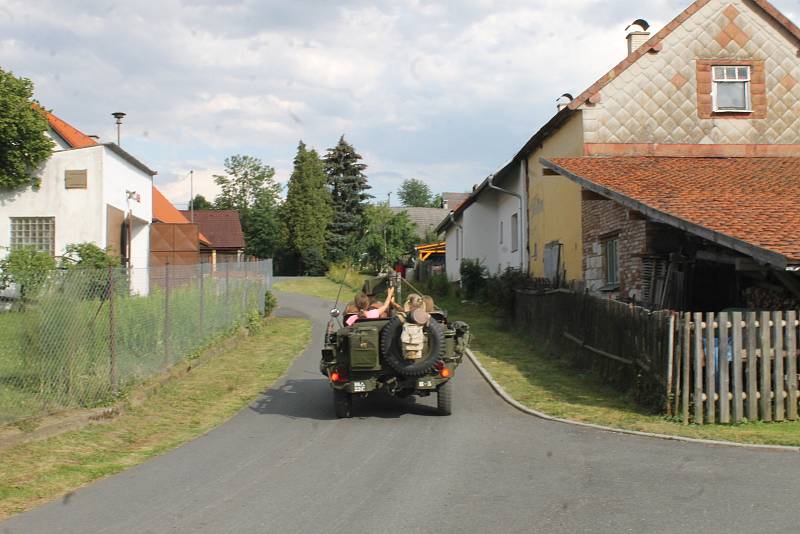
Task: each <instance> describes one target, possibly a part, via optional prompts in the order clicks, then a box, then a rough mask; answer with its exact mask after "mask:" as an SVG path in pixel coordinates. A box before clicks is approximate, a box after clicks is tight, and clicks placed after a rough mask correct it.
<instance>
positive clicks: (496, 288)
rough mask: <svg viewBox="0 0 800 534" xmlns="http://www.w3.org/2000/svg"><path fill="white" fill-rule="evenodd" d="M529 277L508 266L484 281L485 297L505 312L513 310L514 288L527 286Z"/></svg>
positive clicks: (508, 312) (509, 312)
mask: <svg viewBox="0 0 800 534" xmlns="http://www.w3.org/2000/svg"><path fill="white" fill-rule="evenodd" d="M530 281H531V279H530V277H529V276H528V275H527V274H525V273H523V272H522V271H520V270H519V269H514V268H511V267H509V268H508V269H506V270H505V271H503V272H502V273H501V274H499V275H497V276H492V277H490V278H489V279H488V280H487V281H486V289H487V291H486V299H487V301H488V302H489V304H492V305H493V306H495V307H496V308H498V309H500V310H503V311H504V312H505V313H507V314H512V313H513V312H514V302H515V299H516V295H517V293H516V290H517V289H522V288H525V287H528V286H529V285H530Z"/></svg>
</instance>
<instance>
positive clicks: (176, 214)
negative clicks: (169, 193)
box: [153, 186, 209, 245]
mask: <svg viewBox="0 0 800 534" xmlns="http://www.w3.org/2000/svg"><path fill="white" fill-rule="evenodd" d="M153 221H155V222H162V223H170V224H191V223H190V222H189V220H188V219H187V218H186V217H184V216H183V215H182V214H181V212H180V211H178V208H176V207H175V206H174V205H173V204H172V202H170V201H169V200H167V197H165V196H164V195H163V194H162V193H161V191H159V190H158V189H157V188H156V186H153ZM198 237H199V239H200V243H202V244H204V245H208V244H209V240H208V238H207V237H206V236H205V235H203V232H202V230H201V231H200V235H199V236H198Z"/></svg>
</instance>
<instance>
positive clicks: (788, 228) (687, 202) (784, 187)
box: [540, 157, 800, 267]
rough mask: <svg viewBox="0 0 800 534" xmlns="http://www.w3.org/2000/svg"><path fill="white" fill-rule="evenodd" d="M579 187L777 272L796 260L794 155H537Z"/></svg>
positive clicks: (797, 172)
mask: <svg viewBox="0 0 800 534" xmlns="http://www.w3.org/2000/svg"><path fill="white" fill-rule="evenodd" d="M540 161H541V163H542V165H544V166H545V167H547V168H550V169H552V170H554V171H556V172H558V173H559V174H562V175H564V176H566V177H568V178H570V179H571V180H573V181H575V182H577V183H579V184H580V185H582V186H583V187H584V188H586V189H589V190H591V191H594V192H595V193H599V194H600V195H602V196H605V197H607V198H611V199H612V200H615V201H617V202H620V203H621V204H623V205H625V206H626V207H628V208H630V209H634V210H637V211H640V212H642V213H644V214H645V215H646V216H648V217H650V218H654V219H656V220H660V221H661V222H665V223H667V224H672V225H673V226H677V227H678V228H681V229H683V230H686V231H688V232H691V233H695V234H697V235H700V236H701V237H704V238H707V239H711V240H713V241H716V242H718V243H720V244H723V245H725V246H728V247H730V248H733V249H734V250H738V251H740V252H743V253H746V254H750V255H753V254H754V253H755V254H756V256H757V259H761V260H762V261H766V262H768V263H770V264H772V265H775V266H778V267H785V266H786V265H787V264H797V263H800V202H799V201H798V199H800V158H667V157H609V158H591V157H583V158H553V159H551V160H550V161H548V160H546V159H544V158H541V160H540Z"/></svg>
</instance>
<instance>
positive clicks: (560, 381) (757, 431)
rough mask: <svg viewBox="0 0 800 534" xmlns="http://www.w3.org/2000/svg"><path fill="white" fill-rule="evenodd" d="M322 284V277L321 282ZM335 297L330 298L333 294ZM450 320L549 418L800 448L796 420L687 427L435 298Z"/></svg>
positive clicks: (492, 319)
mask: <svg viewBox="0 0 800 534" xmlns="http://www.w3.org/2000/svg"><path fill="white" fill-rule="evenodd" d="M323 280H324V279H323ZM320 287H328V288H330V287H336V285H335V284H334V283H333V282H331V281H330V280H328V281H327V285H326V284H325V283H324V282H323V281H318V282H315V284H313V285H312V284H307V283H305V282H303V281H302V280H298V281H297V283H296V284H295V285H294V286H293V290H294V292H298V293H305V294H312V293H311V291H312V288H313V291H319V290H320ZM334 296H335V295H334ZM437 301H438V304H439V305H440V306H441V307H443V308H445V309H447V310H448V311H449V314H450V318H451V319H458V320H462V321H466V322H467V323H469V324H470V326H471V327H472V333H473V339H472V349H473V352H474V353H475V355H476V356H477V357H478V359H479V360H480V362H481V363H482V364H483V365H484V367H486V369H487V370H488V371H489V372H490V373H492V376H493V377H494V379H495V380H496V381H497V382H498V383H499V384H500V385H502V386H503V388H504V389H505V390H506V391H507V392H508V393H509V395H511V396H512V397H514V398H515V399H516V400H517V401H519V402H520V403H522V404H523V405H525V406H527V407H529V408H532V409H534V410H537V411H540V412H544V413H546V414H549V415H552V416H554V417H560V418H564V419H571V420H573V421H582V422H586V423H594V424H598V425H604V426H609V427H615V428H622V429H626V430H638V431H641V432H653V433H656V434H667V435H674V436H685V437H689V438H701V439H712V440H722V441H732V442H737V443H752V444H768V445H794V446H800V422H798V421H793V422H782V423H764V422H754V423H742V424H739V425H689V426H685V425H683V424H682V423H680V422H678V421H673V420H670V419H668V418H666V417H664V416H661V415H653V414H651V413H648V412H646V411H644V410H643V409H642V408H640V407H639V406H638V405H636V404H635V403H634V402H633V400H632V399H631V398H630V397H629V396H628V395H627V394H624V393H620V392H619V391H618V390H616V389H614V388H613V387H611V386H609V385H607V384H604V383H602V382H601V381H600V380H599V379H598V378H597V377H596V376H594V375H592V374H591V373H589V372H586V371H580V370H576V369H575V368H574V367H573V366H571V365H570V364H569V363H568V362H567V360H566V359H564V358H561V357H560V355H559V354H557V353H554V351H552V350H551V349H550V348H549V347H548V346H547V344H546V343H543V342H542V340H538V339H535V338H533V337H531V336H530V335H528V334H526V333H524V332H521V331H519V330H518V329H514V328H511V327H509V326H508V324H507V322H505V321H502V320H500V319H498V316H497V314H496V313H494V312H493V311H492V310H491V309H489V308H488V307H487V306H485V305H477V304H472V303H462V302H461V301H459V300H458V299H457V298H454V297H450V298H446V299H437Z"/></svg>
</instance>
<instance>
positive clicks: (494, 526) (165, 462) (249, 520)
mask: <svg viewBox="0 0 800 534" xmlns="http://www.w3.org/2000/svg"><path fill="white" fill-rule="evenodd" d="M280 301H281V304H282V309H281V312H280V313H283V314H305V315H308V316H310V318H311V319H312V320H313V325H314V335H313V342H312V344H311V346H310V347H308V350H307V351H306V352H305V353H304V354H303V355H302V356H301V357H300V358H298V360H297V361H296V362H295V363H294V365H293V366H292V367H291V369H290V371H289V373H288V374H287V376H286V377H285V378H284V379H283V380H282V381H281V382H280V383H278V384H277V385H276V387H275V388H274V389H270V390H268V391H266V392H265V393H264V394H263V396H262V397H261V398H259V399H258V400H257V401H255V402H254V403H253V404H251V405H250V406H249V407H248V408H246V409H244V410H242V412H241V413H239V414H238V415H237V416H236V417H234V418H233V419H232V420H230V421H229V422H227V423H226V424H224V425H222V426H221V427H219V428H217V429H216V430H214V431H212V432H210V433H209V434H207V435H205V436H202V437H200V438H198V439H196V440H194V441H193V442H191V443H188V444H187V445H185V446H183V447H180V448H179V449H176V450H174V451H172V452H169V453H167V454H164V455H163V456H161V457H159V458H156V459H154V460H152V461H149V462H147V463H145V464H143V465H140V466H138V467H135V468H133V469H130V470H128V471H125V472H124V473H121V474H119V475H117V476H114V477H111V478H109V479H106V480H102V481H99V482H97V483H94V484H92V485H90V486H88V487H86V488H84V489H81V490H79V491H77V492H75V493H73V494H71V495H70V496H69V497H65V498H62V499H60V500H58V501H55V502H52V503H50V504H47V505H45V506H42V507H40V508H38V509H36V510H33V511H31V512H28V513H25V514H22V515H19V516H16V517H13V518H11V519H10V520H8V521H6V522H4V523H0V532H1V533H3V534H9V533H14V534H18V533H37V534H39V533H76V534H77V533H81V534H84V533H101V532H102V533H146V532H152V533H162V532H182V533H183V532H186V533H223V532H224V533H229V532H230V533H239V532H241V533H256V532H259V533H260V532H280V533H294V532H299V533H306V532H309V533H317V532H337V533H338V532H341V533H362V532H364V533H374V532H403V533H410V532H437V533H438V532H458V533H468V532H547V533H549V532H569V533H576V532H591V533H597V532H609V533H620V532H648V533H656V532H697V533H700V532H702V533H710V532H724V533H732V532H767V531H780V530H781V529H782V530H784V531H787V532H788V531H795V530H796V528H797V525H798V524H799V523H800V507H798V500H799V499H800V498H799V497H798V487H800V486H799V483H800V457H798V454H797V453H788V452H771V451H756V450H747V449H734V448H726V447H715V446H706V445H699V444H690V443H680V442H671V441H662V440H658V439H651V438H644V437H636V436H626V435H618V434H613V433H609V432H603V431H598V430H593V429H586V428H579V427H573V426H570V425H566V424H562V423H555V422H548V421H543V420H539V419H536V418H534V417H531V416H528V415H524V414H522V413H520V412H518V411H516V410H514V409H513V408H511V407H509V406H508V405H507V404H505V403H504V402H502V401H501V400H500V399H499V398H498V397H497V396H496V395H495V394H494V393H493V392H492V390H491V389H490V388H489V386H488V385H487V384H486V383H485V382H484V381H483V380H482V379H481V378H480V376H479V375H478V373H477V371H476V370H475V369H474V368H473V367H472V366H471V365H470V364H469V363H466V364H465V365H463V366H462V367H461V368H460V369H459V370H458V372H457V373H456V377H455V381H456V383H455V394H456V397H455V413H454V415H452V416H451V417H439V416H437V415H436V414H435V410H434V406H435V397H434V396H431V397H429V398H427V399H417V400H416V402H414V399H407V400H403V401H399V400H396V399H389V398H371V399H369V400H368V401H366V400H365V401H361V402H357V403H356V404H355V415H356V416H355V417H354V418H353V419H349V420H337V419H335V418H334V415H333V406H332V395H331V392H330V388H329V387H328V385H327V383H326V381H325V379H324V378H323V377H322V376H321V375H320V374H319V371H318V362H319V349H320V339H321V335H322V332H323V331H324V325H325V321H326V318H327V310H328V306H327V305H325V304H324V303H322V302H321V301H319V300H316V299H313V298H309V297H301V296H295V295H281V296H280ZM265 350H268V347H265Z"/></svg>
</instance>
